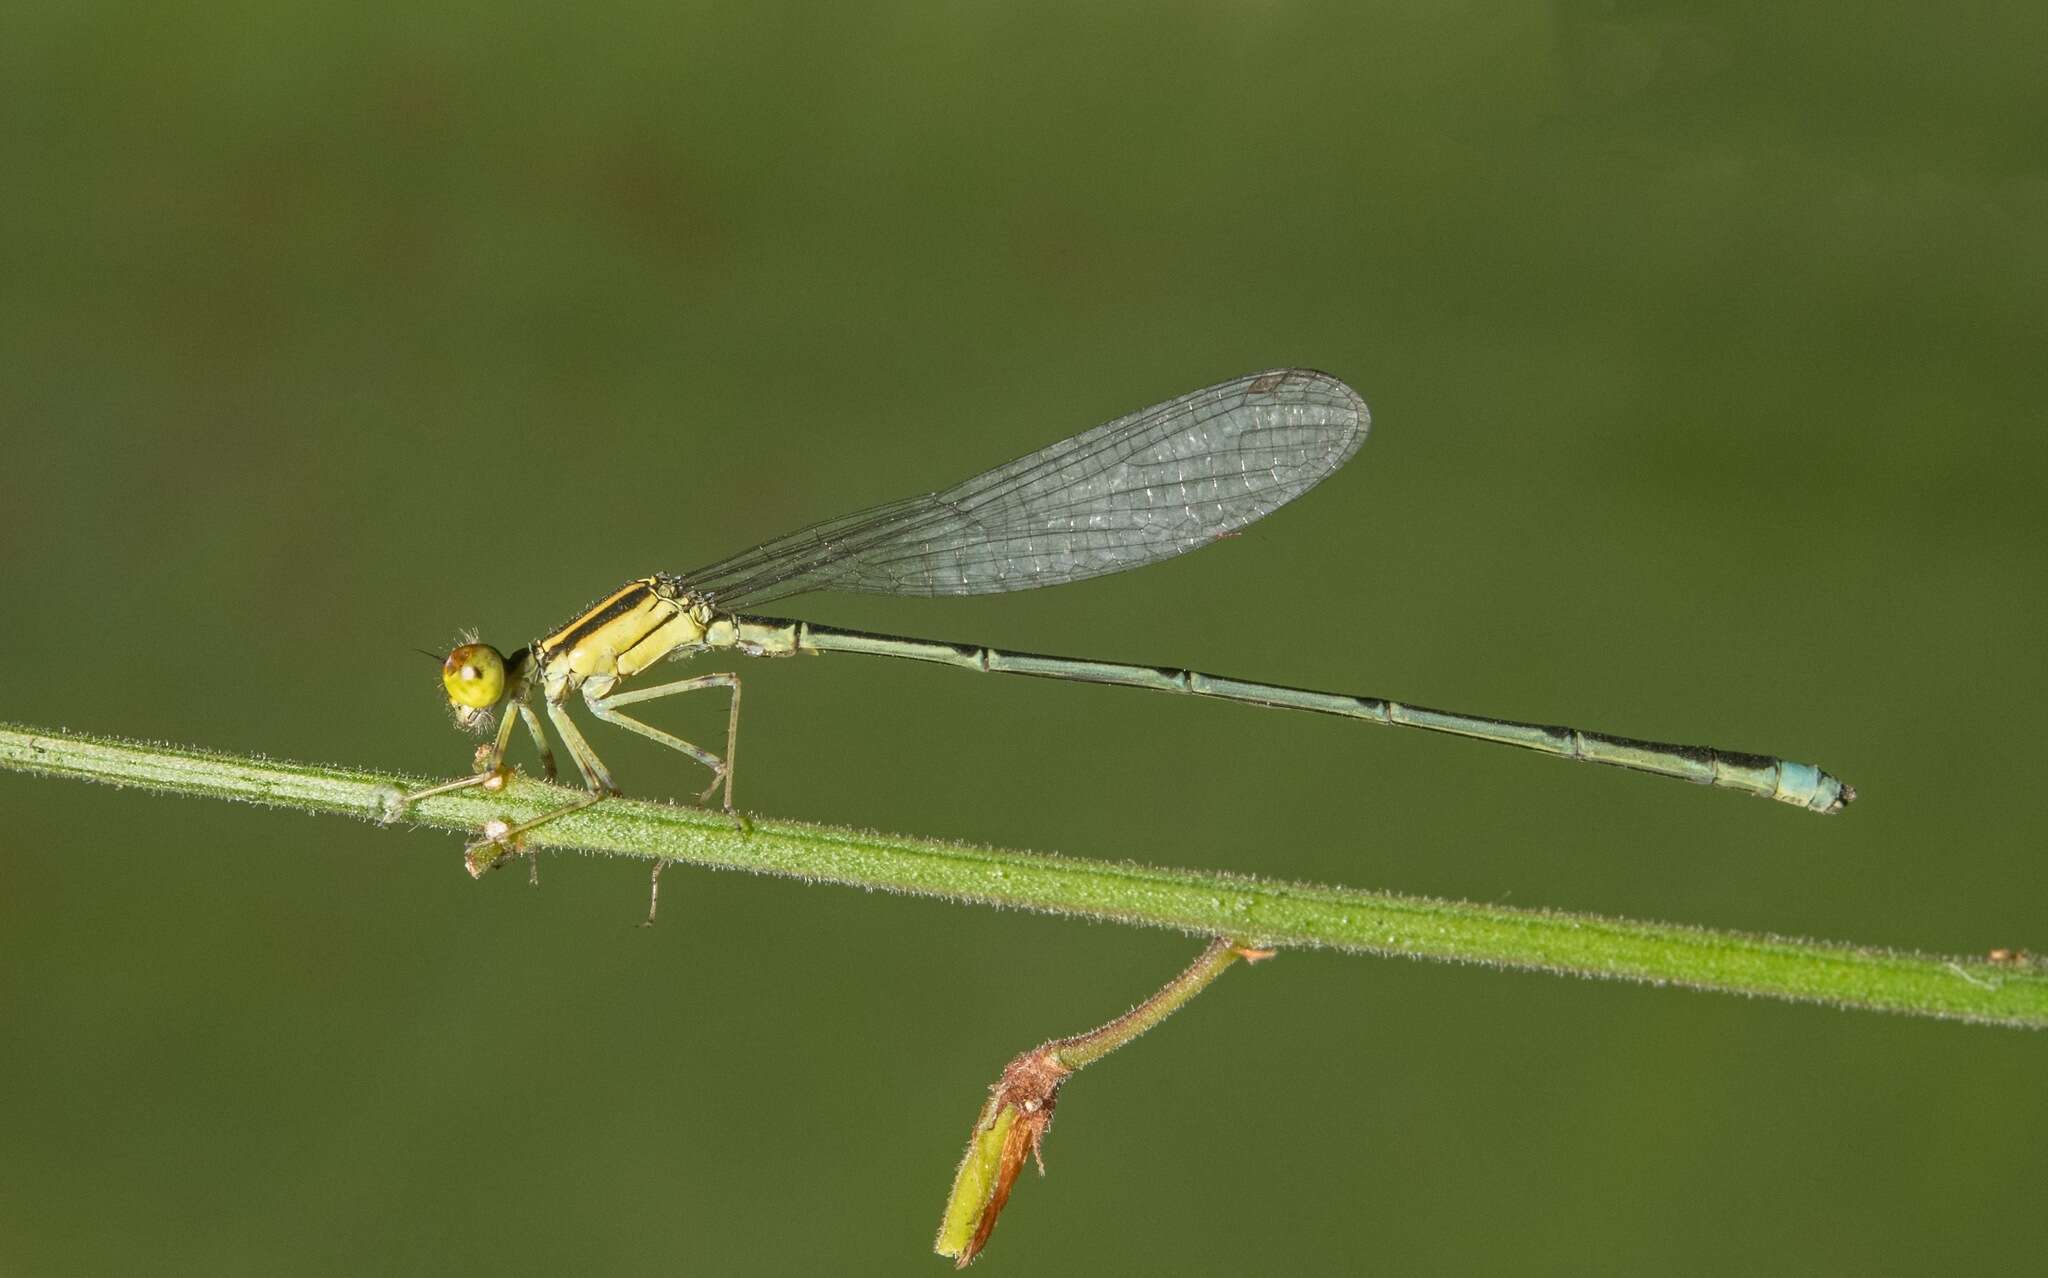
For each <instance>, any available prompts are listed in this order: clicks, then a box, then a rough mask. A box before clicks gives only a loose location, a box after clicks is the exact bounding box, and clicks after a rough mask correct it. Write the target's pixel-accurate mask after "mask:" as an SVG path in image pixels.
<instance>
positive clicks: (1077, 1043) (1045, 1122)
mask: <svg viewBox="0 0 2048 1278" xmlns="http://www.w3.org/2000/svg"><path fill="white" fill-rule="evenodd" d="M1272 955H1273V952H1272V951H1271V950H1257V949H1251V948H1248V947H1246V946H1244V945H1241V944H1239V943H1238V942H1236V941H1232V940H1229V939H1228V938H1225V937H1220V936H1219V937H1217V938H1216V939H1214V940H1212V941H1210V942H1209V946H1208V948H1207V949H1205V950H1203V951H1202V953H1201V956H1200V957H1199V958H1197V959H1196V960H1195V961H1194V963H1193V964H1191V965H1190V966H1189V967H1188V969H1187V970H1186V971H1185V972H1182V973H1181V974H1180V975H1179V976H1176V977H1174V978H1173V979H1172V980H1170V981H1168V982H1167V983H1166V984H1165V985H1164V986H1163V987H1161V988H1160V990H1159V992H1158V993H1156V994H1154V995H1152V997H1150V998H1148V999H1146V1000H1145V1001H1144V1002H1142V1003H1140V1004H1138V1005H1137V1006H1136V1007H1134V1008H1132V1009H1131V1010H1130V1011H1128V1012H1125V1013H1124V1014H1123V1015H1122V1016H1119V1017H1117V1018H1116V1019H1115V1020H1113V1021H1111V1022H1109V1023H1108V1024H1106V1025H1101V1026H1098V1027H1097V1028H1095V1029H1092V1030H1089V1031H1087V1032H1086V1033H1082V1034H1075V1035H1073V1036H1072V1037H1070V1038H1056V1039H1053V1040H1052V1041H1050V1042H1046V1043H1040V1044H1039V1045H1038V1046H1037V1047H1034V1048H1032V1049H1031V1050H1030V1051H1028V1052H1025V1053H1023V1054H1022V1055H1020V1056H1018V1057H1016V1058H1015V1059H1013V1060H1012V1061H1011V1062H1010V1063H1009V1064H1008V1065H1005V1066H1004V1067H1003V1073H1002V1077H1000V1078H998V1079H997V1080H996V1083H995V1085H994V1086H993V1087H991V1088H990V1089H989V1096H988V1102H987V1103H986V1104H984V1105H983V1106H982V1107H981V1113H980V1114H979V1115H978V1116H977V1117H976V1118H975V1120H974V1129H973V1131H972V1132H971V1133H970V1134H969V1136H968V1139H967V1152H966V1153H965V1154H964V1155H962V1156H961V1159H960V1166H959V1169H958V1170H957V1171H956V1172H955V1173H954V1175H953V1191H952V1193H950V1194H948V1195H947V1197H946V1210H945V1212H944V1214H943V1215H942V1216H941V1218H940V1221H939V1236H938V1238H937V1240H936V1241H935V1242H934V1243H933V1244H932V1250H934V1251H936V1252H938V1253H939V1254H940V1255H941V1256H949V1257H951V1258H952V1259H953V1262H954V1267H955V1268H958V1269H965V1268H966V1267H967V1266H968V1265H969V1264H972V1263H973V1261H974V1258H975V1257H976V1256H978V1255H980V1254H981V1249H982V1248H983V1247H985V1246H987V1245H988V1239H989V1234H990V1233H991V1232H993V1231H994V1229H995V1227H996V1219H997V1217H999V1216H1001V1215H1002V1213H1003V1208H1004V1206H1005V1205H1006V1204H1008V1203H1009V1201H1010V1191H1011V1189H1013V1188H1014V1187H1015V1186H1016V1183H1017V1173H1018V1172H1020V1171H1022V1170H1023V1168H1024V1160H1025V1159H1026V1158H1027V1157H1028V1158H1031V1159H1033V1160H1034V1161H1036V1162H1037V1164H1038V1172H1039V1175H1041V1176H1042V1175H1044V1174H1045V1137H1046V1133H1047V1132H1049V1131H1051V1130H1052V1113H1053V1107H1054V1106H1055V1104H1056V1103H1057V1102H1058V1100H1059V1092H1060V1088H1061V1087H1062V1086H1063V1085H1064V1084H1065V1083H1066V1081H1067V1080H1068V1079H1069V1078H1071V1077H1073V1075H1074V1072H1075V1071H1076V1070H1079V1069H1081V1068H1082V1067H1083V1066H1086V1065H1092V1064H1094V1063H1095V1062H1096V1061H1099V1060H1101V1059H1102V1058H1103V1057H1105V1056H1107V1055H1109V1054H1110V1053H1111V1052H1113V1051H1115V1050H1116V1049H1117V1048H1119V1047H1122V1046H1123V1045H1124V1044H1126V1043H1128V1042H1130V1041H1131V1040H1132V1039H1134V1038H1136V1037H1138V1035H1140V1034H1143V1033H1144V1032H1145V1031H1146V1030H1149V1029H1151V1028H1152V1027H1153V1026H1155V1025H1157V1024H1159V1022H1161V1021H1163V1020H1165V1019H1166V1018H1167V1017H1169V1016H1171V1015H1173V1014H1174V1013H1175V1012H1177V1011H1179V1010H1180V1009H1181V1008H1182V1007H1183V1006H1184V1005H1185V1004H1186V1003H1187V1001H1188V1000H1189V999H1191V998H1193V997H1194V996H1195V995H1197V994H1199V993H1201V992H1202V991H1203V990H1204V989H1206V988H1208V985H1209V982H1211V981H1213V980H1215V979H1216V978H1217V977H1218V976H1221V975H1222V974H1223V970H1224V969H1225V968H1227V967H1229V966H1230V965H1231V964H1232V963H1234V962H1236V961H1237V960H1238V959H1240V958H1242V959H1245V960H1247V961H1250V962H1257V961H1258V960H1260V959H1266V958H1271V957H1272Z"/></svg>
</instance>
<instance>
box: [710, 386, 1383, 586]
mask: <svg viewBox="0 0 2048 1278" xmlns="http://www.w3.org/2000/svg"><path fill="white" fill-rule="evenodd" d="M1371 421H1372V419H1371V415H1370V414H1369V413H1368V412H1367V410H1366V407H1365V401H1364V400H1362V399H1360V398H1359V396H1358V392H1356V391H1354V390H1352V389H1351V388H1350V387H1349V386H1346V385H1345V384H1344V383H1343V382H1340V381H1338V380H1337V379H1336V378H1334V377H1331V376H1330V375H1329V374H1327V373H1317V372H1311V371H1309V370H1307V369H1294V368H1290V369H1275V370H1273V371H1270V372H1264V373H1253V374H1250V375H1249V376H1245V377H1239V378H1236V379H1235V380H1233V381H1228V382H1224V383H1222V384H1221V385H1217V386H1211V387H1209V388H1208V389H1206V390H1198V391H1194V392H1192V393H1190V394H1187V395H1182V396H1181V397H1180V398H1178V399H1171V400H1168V401H1167V402H1165V403H1163V404H1155V405H1154V406H1152V407H1151V408H1147V409H1144V410H1143V411H1141V412H1136V413H1132V414H1130V415H1129V416H1127V417H1119V418H1117V419H1116V420H1115V421H1113V422H1108V423H1105V424H1104V425H1101V426H1097V427H1096V428H1095V429H1093V430H1090V431H1087V432H1084V433H1083V434H1079V435H1076V436H1074V437H1073V438H1072V439H1065V440H1061V441H1060V442H1059V443H1057V444H1053V445H1051V446H1050V447H1047V448H1043V449H1040V450H1039V451H1038V452H1035V453H1032V454H1031V455H1030V456H1028V457H1020V458H1018V459H1017V460H1016V461H1013V462H1010V463H1008V464H1007V465H1003V466H998V467H996V468H995V469H994V470H991V471H987V472H985V473H983V474H980V475H976V476H975V477H974V478H972V479H969V480H966V481H965V482H963V483H959V484H956V485H954V486H953V487H951V488H948V489H945V490H943V491H941V492H935V493H926V494H924V495H923V496H920V497H910V498H906V499H904V500H902V501H895V502H890V503H888V504H886V505H882V506H875V507H873V508H871V509H868V510H862V511H856V512H854V513H853V514H850V515H842V516H840V517H839V518H837V519H828V520H826V521H825V522H823V523H820V524H813V525H812V526H811V527H809V528H805V529H803V530H801V531H799V532H794V533H790V534H788V535H787V536H783V537H778V538H776V539H775V540H773V541H768V542H763V543H762V544H760V545H758V546H756V547H754V548H753V549H752V550H747V551H743V552H741V553H740V554H737V555H734V556H733V557H732V558H730V559H726V560H722V561H720V562H718V563H715V564H711V565H709V566H708V567H705V568H701V569H699V570H697V571H696V572H693V573H686V574H684V575H683V576H682V578H681V581H682V582H683V584H684V585H685V586H686V587H688V588H689V589H691V590H693V591H696V592H698V593H699V594H702V595H705V596H706V597H708V598H709V599H711V600H712V602H713V603H715V604H716V605H717V606H718V607H720V608H724V609H728V610H736V609H744V608H751V607H755V606H757V605H760V604H763V603H766V602H768V601H770V600H773V599H782V598H786V597H787V596H790V595H796V594H803V593H805V592H807V591H812V590H851V591H860V592H864V593H868V594H882V595H921V596H933V595H988V594H997V593H1000V592H1002V591H1007V590H1032V589H1036V588H1037V587H1039V586H1052V585H1058V584H1060V583H1062V582H1069V581H1080V580H1082V579H1084V578H1088V577H1098V576H1101V575H1102V574H1104V573H1111V572H1122V571H1123V570H1124V569H1126V568H1136V567H1139V566H1141V565H1144V564H1150V563H1157V562H1158V561H1160V560H1162V559H1170V558H1172V557H1173V556H1175V555H1178V554H1181V553H1183V552H1185V551H1189V550H1193V549H1194V548H1196V547H1197V546H1203V545H1207V544H1208V543H1209V542H1211V541H1214V540H1215V539H1216V538H1217V537H1219V536H1222V535H1223V534H1225V533H1228V532H1230V531H1232V530H1233V529H1237V528H1242V527H1244V526H1245V525H1246V524H1249V523H1251V522H1253V521H1254V520H1257V519H1261V518H1263V517H1265V516H1266V515H1269V514H1271V513H1272V512H1273V511H1274V510H1277V509H1278V508H1279V507H1281V506H1283V505H1285V504H1287V503H1288V502H1290V501H1292V500H1294V499H1295V498H1296V497H1299V496H1301V494H1303V493H1305V492H1307V491H1308V490H1309V489H1311V488H1313V487H1315V485H1316V484H1317V483H1319V482H1320V481H1321V480H1322V479H1323V478H1324V477H1325V476H1327V475H1329V473H1330V472H1331V471H1333V470H1335V469H1337V467H1339V466H1341V465H1343V464H1344V463H1345V461H1347V460H1348V459H1349V458H1350V457H1351V454H1352V453H1354V452H1356V451H1358V445H1359V444H1360V443H1361V442H1363V441H1364V439H1365V434H1366V430H1367V429H1368V428H1369V426H1370V425H1371Z"/></svg>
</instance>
